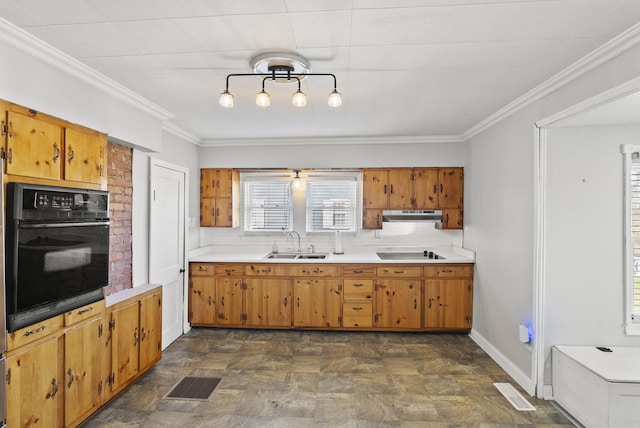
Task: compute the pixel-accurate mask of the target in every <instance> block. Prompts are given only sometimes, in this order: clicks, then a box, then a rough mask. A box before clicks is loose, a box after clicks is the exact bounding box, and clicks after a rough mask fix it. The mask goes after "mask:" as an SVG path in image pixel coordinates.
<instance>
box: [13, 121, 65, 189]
mask: <svg viewBox="0 0 640 428" xmlns="http://www.w3.org/2000/svg"><path fill="white" fill-rule="evenodd" d="M15 110H16V109H13V110H10V111H9V112H8V114H7V122H6V126H7V128H6V135H7V148H6V165H5V167H6V168H5V173H6V174H11V175H19V176H25V177H36V178H46V179H50V180H60V178H61V171H62V169H61V166H60V165H61V163H62V162H63V159H64V158H63V157H62V156H63V153H62V150H63V128H62V127H61V126H60V124H59V123H56V122H55V121H54V120H52V119H51V118H49V117H48V116H46V115H42V114H39V113H38V112H36V111H34V110H27V109H19V110H20V111H15Z"/></svg>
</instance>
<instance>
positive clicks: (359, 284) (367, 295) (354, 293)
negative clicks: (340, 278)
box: [344, 278, 373, 301]
mask: <svg viewBox="0 0 640 428" xmlns="http://www.w3.org/2000/svg"><path fill="white" fill-rule="evenodd" d="M372 299H373V280H372V279H350V278H346V279H345V280H344V300H345V301H352V300H372Z"/></svg>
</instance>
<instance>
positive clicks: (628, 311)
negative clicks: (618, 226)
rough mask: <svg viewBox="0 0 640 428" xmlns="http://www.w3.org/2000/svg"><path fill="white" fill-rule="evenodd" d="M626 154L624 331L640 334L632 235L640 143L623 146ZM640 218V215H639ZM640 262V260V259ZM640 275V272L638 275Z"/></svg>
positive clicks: (629, 333)
mask: <svg viewBox="0 0 640 428" xmlns="http://www.w3.org/2000/svg"><path fill="white" fill-rule="evenodd" d="M621 151H622V153H623V155H624V168H623V169H624V275H623V276H624V332H625V334H627V335H634V336H637V335H640V310H637V313H636V314H635V315H634V313H633V309H634V308H633V306H634V305H633V299H634V267H635V262H634V254H633V235H632V220H633V214H632V184H631V179H632V167H633V164H634V163H639V164H640V159H638V160H637V161H636V162H634V160H633V157H634V156H633V154H634V153H638V154H640V145H632V144H624V145H622V147H621ZM638 218H639V220H640V215H638ZM639 263H640V260H639ZM637 276H638V277H640V273H638V275H637Z"/></svg>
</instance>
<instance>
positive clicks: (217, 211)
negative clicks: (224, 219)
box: [216, 208, 220, 217]
mask: <svg viewBox="0 0 640 428" xmlns="http://www.w3.org/2000/svg"><path fill="white" fill-rule="evenodd" d="M216 217H220V208H216Z"/></svg>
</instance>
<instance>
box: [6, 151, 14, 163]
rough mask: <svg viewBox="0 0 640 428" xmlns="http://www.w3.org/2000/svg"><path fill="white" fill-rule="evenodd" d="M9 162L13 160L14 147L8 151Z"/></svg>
mask: <svg viewBox="0 0 640 428" xmlns="http://www.w3.org/2000/svg"><path fill="white" fill-rule="evenodd" d="M7 162H9V165H11V162H13V148H11V147H9V150H8V151H7Z"/></svg>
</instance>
